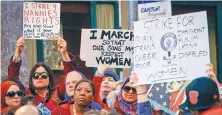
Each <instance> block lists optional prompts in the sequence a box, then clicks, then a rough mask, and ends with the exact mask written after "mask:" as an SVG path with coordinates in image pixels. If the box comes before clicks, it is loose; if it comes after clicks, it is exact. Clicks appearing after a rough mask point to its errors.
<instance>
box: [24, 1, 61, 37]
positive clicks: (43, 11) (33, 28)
mask: <svg viewBox="0 0 222 115" xmlns="http://www.w3.org/2000/svg"><path fill="white" fill-rule="evenodd" d="M23 8H24V11H23V36H25V37H26V38H27V39H56V38H57V37H58V35H59V31H60V3H39V2H24V6H23Z"/></svg>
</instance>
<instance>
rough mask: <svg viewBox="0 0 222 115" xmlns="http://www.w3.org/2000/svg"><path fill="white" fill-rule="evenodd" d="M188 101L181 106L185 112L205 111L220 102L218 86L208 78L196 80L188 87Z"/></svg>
mask: <svg viewBox="0 0 222 115" xmlns="http://www.w3.org/2000/svg"><path fill="white" fill-rule="evenodd" d="M185 93H186V101H185V102H184V103H183V104H182V105H180V108H181V109H182V110H184V111H188V110H192V111H196V110H204V109H207V108H210V107H212V106H213V105H214V104H215V103H216V102H217V101H219V91H218V87H217V84H216V83H215V82H214V81H213V80H212V79H210V78H208V77H200V78H196V79H194V80H193V81H192V82H191V83H190V84H189V85H188V86H187V87H186V92H185Z"/></svg>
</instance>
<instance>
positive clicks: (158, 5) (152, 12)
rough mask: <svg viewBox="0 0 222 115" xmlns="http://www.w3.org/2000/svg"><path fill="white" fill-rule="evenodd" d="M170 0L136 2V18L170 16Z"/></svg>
mask: <svg viewBox="0 0 222 115" xmlns="http://www.w3.org/2000/svg"><path fill="white" fill-rule="evenodd" d="M171 12H172V11H171V0H162V1H161V2H151V3H143V4H138V19H139V20H144V19H152V18H160V17H166V16H171V14H172V13H171Z"/></svg>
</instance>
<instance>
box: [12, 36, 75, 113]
mask: <svg viewBox="0 0 222 115" xmlns="http://www.w3.org/2000/svg"><path fill="white" fill-rule="evenodd" d="M24 43H25V39H24V37H20V38H19V39H18V40H17V43H16V51H15V54H14V56H13V57H12V58H11V59H10V63H9V67H8V70H9V73H8V78H17V79H19V70H20V66H21V53H22V51H23V48H24ZM57 46H58V50H59V51H60V53H61V55H62V59H63V66H64V73H65V75H66V74H67V73H68V72H69V71H73V70H75V59H74V57H72V59H70V56H69V55H68V53H67V43H66V41H65V40H64V39H63V38H62V37H59V38H58V40H57ZM29 90H30V92H31V94H32V95H34V98H35V101H36V104H38V106H39V107H40V108H41V107H43V108H44V111H47V110H48V111H49V112H50V111H51V110H52V109H54V108H56V107H57V105H58V103H59V102H60V101H61V100H63V99H64V93H65V78H64V80H63V81H62V82H61V84H60V85H59V86H58V87H56V86H54V76H53V73H52V70H51V68H50V67H49V66H48V65H47V64H44V63H37V64H36V65H34V66H33V68H32V70H31V72H30V75H29Z"/></svg>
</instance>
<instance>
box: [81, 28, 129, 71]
mask: <svg viewBox="0 0 222 115" xmlns="http://www.w3.org/2000/svg"><path fill="white" fill-rule="evenodd" d="M132 57H133V31H130V30H120V29H82V35H81V49H80V59H81V60H84V61H86V66H87V67H97V66H98V65H100V64H106V65H109V67H113V68H130V66H131V62H132Z"/></svg>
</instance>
